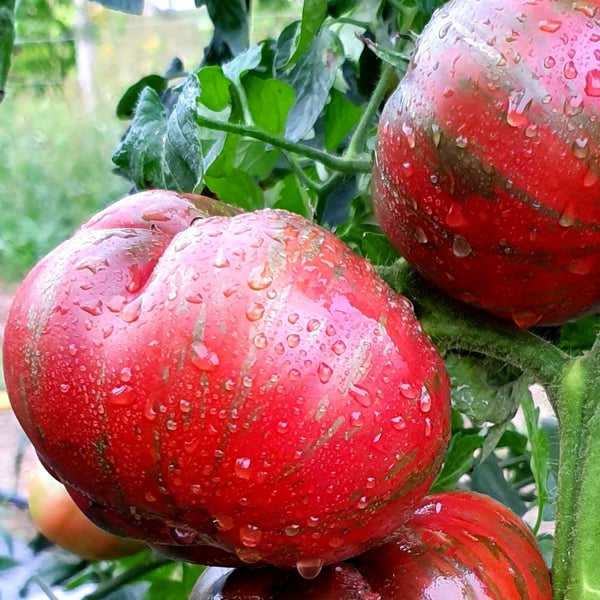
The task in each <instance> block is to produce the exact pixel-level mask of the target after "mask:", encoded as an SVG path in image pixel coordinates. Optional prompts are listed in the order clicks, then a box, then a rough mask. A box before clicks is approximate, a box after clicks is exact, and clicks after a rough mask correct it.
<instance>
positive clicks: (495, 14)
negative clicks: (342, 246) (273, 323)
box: [372, 0, 600, 328]
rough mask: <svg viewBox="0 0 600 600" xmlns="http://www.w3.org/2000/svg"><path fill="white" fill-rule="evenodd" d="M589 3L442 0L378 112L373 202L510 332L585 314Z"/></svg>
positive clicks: (597, 172)
mask: <svg viewBox="0 0 600 600" xmlns="http://www.w3.org/2000/svg"><path fill="white" fill-rule="evenodd" d="M596 17H597V6H596V4H595V3H585V2H583V3H578V2H556V1H554V0H536V1H534V2H521V1H516V0H508V1H505V0H486V1H473V0H452V1H451V2H448V3H447V4H446V5H444V6H443V7H441V9H439V10H438V11H437V12H436V13H435V14H434V16H433V17H432V19H431V21H430V23H429V24H428V26H427V27H426V29H425V31H424V32H423V34H422V36H421V37H420V39H419V42H418V46H417V49H416V52H415V54H414V58H413V61H412V62H411V64H410V66H409V68H408V71H407V73H406V76H405V77H404V79H403V80H402V81H401V82H400V84H399V86H398V88H397V89H396V91H395V92H394V94H393V95H392V96H391V97H390V98H389V100H388V102H387V103H386V105H385V108H384V111H383V114H382V117H381V121H380V124H379V130H378V138H377V144H376V166H375V169H374V178H373V188H372V193H373V202H374V207H375V212H376V215H377V217H378V219H379V221H380V223H381V226H382V228H383V230H384V231H385V233H386V234H387V235H388V237H389V238H390V240H391V242H392V243H393V244H394V245H395V247H396V248H397V249H398V250H399V251H400V253H402V254H403V255H404V257H405V258H406V259H407V260H408V261H409V262H410V263H411V264H412V265H413V266H415V267H416V269H417V270H418V271H419V272H420V273H421V274H422V275H424V276H425V277H426V278H427V279H429V280H430V281H431V282H433V283H434V284H436V285H437V286H439V287H440V288H441V289H443V290H444V291H445V292H447V293H448V294H450V295H452V296H454V297H455V298H458V299H460V300H462V301H464V302H467V303H469V304H471V305H473V306H475V307H478V308H480V309H484V310H486V311H489V312H490V313H492V314H494V315H496V316H498V317H501V318H503V319H507V320H512V321H514V322H515V323H516V324H517V325H519V326H520V327H524V328H525V327H530V326H533V325H536V324H538V325H548V324H555V323H561V322H564V321H566V320H569V319H574V318H576V317H578V316H580V315H583V314H586V313H590V312H595V311H597V310H598V306H599V301H600V277H599V275H600V228H599V227H598V223H600V164H599V162H598V156H599V153H600V148H599V146H600V133H599V131H598V124H597V119H598V114H599V112H600V22H599V21H598V20H597V19H596Z"/></svg>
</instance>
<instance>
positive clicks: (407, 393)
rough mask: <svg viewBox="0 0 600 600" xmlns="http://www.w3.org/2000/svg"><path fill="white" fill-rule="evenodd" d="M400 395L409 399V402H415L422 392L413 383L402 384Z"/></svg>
mask: <svg viewBox="0 0 600 600" xmlns="http://www.w3.org/2000/svg"><path fill="white" fill-rule="evenodd" d="M398 387H399V390H400V393H401V394H402V395H403V396H404V397H405V398H407V399H408V400H414V399H415V398H416V397H417V396H418V395H419V392H420V390H419V389H417V387H416V386H414V385H412V384H411V383H408V382H406V383H401V384H400V385H399V386H398Z"/></svg>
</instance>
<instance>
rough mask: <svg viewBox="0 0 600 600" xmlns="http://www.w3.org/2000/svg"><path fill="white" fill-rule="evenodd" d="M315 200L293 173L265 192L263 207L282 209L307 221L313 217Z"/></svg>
mask: <svg viewBox="0 0 600 600" xmlns="http://www.w3.org/2000/svg"><path fill="white" fill-rule="evenodd" d="M315 202H316V198H315V197H314V194H313V193H311V192H310V191H308V190H307V189H306V187H305V186H304V185H302V184H301V183H300V181H299V180H298V178H297V177H296V176H295V175H294V174H293V173H288V174H287V175H286V176H285V177H283V178H282V179H279V180H278V181H277V182H276V183H275V185H273V186H272V187H270V188H269V189H268V190H267V191H266V192H265V206H268V207H270V208H283V209H285V210H289V211H290V212H293V213H296V214H299V215H302V216H304V217H306V218H307V219H312V218H313V216H314V206H315Z"/></svg>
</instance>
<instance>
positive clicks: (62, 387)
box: [60, 383, 71, 394]
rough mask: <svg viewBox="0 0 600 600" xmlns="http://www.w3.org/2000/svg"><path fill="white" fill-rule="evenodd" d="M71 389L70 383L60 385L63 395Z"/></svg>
mask: <svg viewBox="0 0 600 600" xmlns="http://www.w3.org/2000/svg"><path fill="white" fill-rule="evenodd" d="M70 389H71V386H70V385H69V384H68V383H61V384H60V391H61V392H62V393H63V394H66V393H67V392H68V391H69V390H70Z"/></svg>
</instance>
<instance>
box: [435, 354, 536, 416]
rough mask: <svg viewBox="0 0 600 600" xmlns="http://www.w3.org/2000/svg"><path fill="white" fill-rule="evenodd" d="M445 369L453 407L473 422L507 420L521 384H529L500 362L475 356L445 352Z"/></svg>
mask: <svg viewBox="0 0 600 600" xmlns="http://www.w3.org/2000/svg"><path fill="white" fill-rule="evenodd" d="M446 370H447V371H448V375H449V377H450V381H451V383H452V404H453V406H454V407H455V408H457V409H458V410H460V411H461V412H462V413H464V414H466V415H467V416H468V417H469V418H471V419H472V420H473V422H474V423H475V424H482V423H486V422H488V423H503V422H505V421H508V420H510V419H511V418H512V417H513V416H514V414H515V413H516V411H517V409H518V407H519V402H520V400H521V393H522V389H523V386H526V385H527V384H528V383H529V382H528V380H525V379H520V378H519V377H518V376H517V373H516V372H514V371H513V370H511V369H510V368H509V367H507V366H506V365H505V364H504V363H501V362H497V361H494V360H492V359H482V358H480V357H476V356H459V355H458V354H449V355H448V356H447V357H446Z"/></svg>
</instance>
